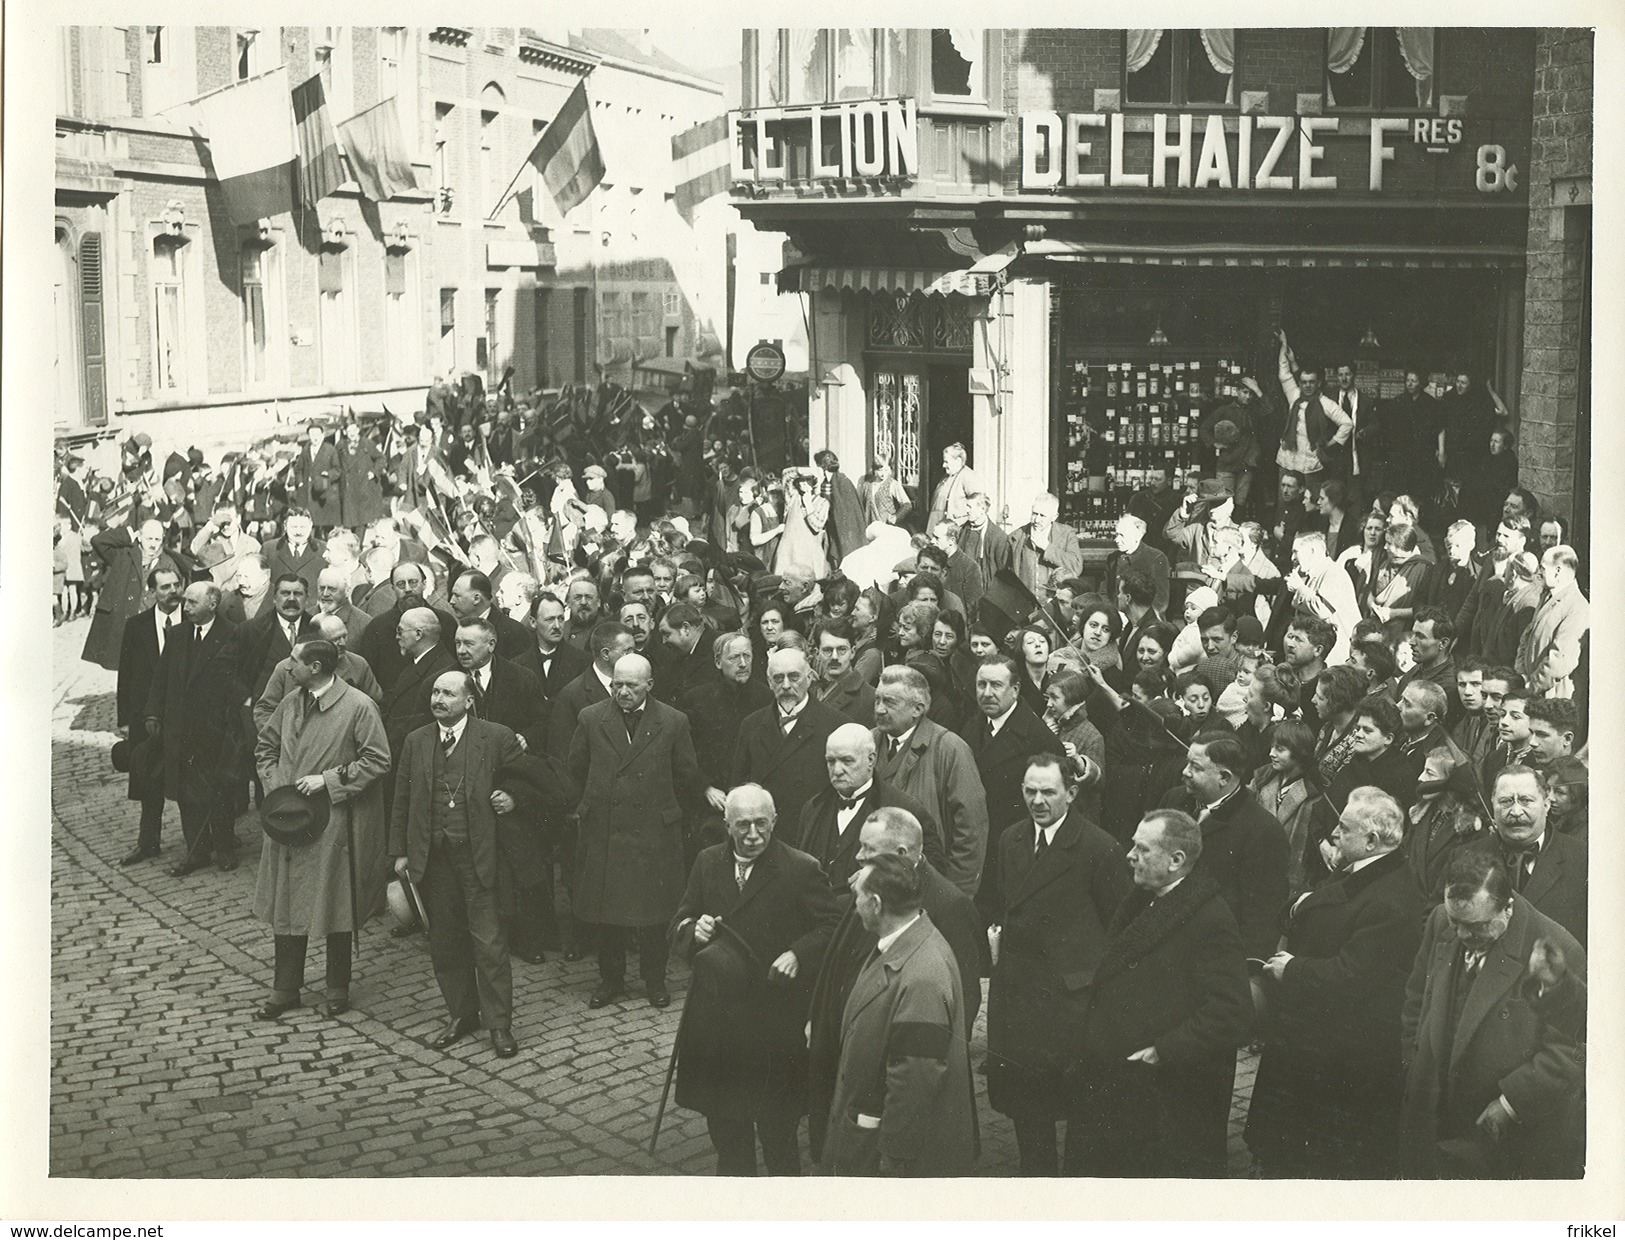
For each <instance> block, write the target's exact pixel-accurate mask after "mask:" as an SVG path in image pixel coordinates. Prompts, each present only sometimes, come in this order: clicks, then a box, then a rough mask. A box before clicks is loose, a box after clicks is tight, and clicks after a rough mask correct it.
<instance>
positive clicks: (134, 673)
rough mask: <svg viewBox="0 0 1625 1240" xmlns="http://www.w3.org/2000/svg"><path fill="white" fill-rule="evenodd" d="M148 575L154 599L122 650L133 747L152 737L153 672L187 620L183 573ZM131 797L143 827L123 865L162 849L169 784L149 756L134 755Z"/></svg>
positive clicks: (121, 705)
mask: <svg viewBox="0 0 1625 1240" xmlns="http://www.w3.org/2000/svg"><path fill="white" fill-rule="evenodd" d="M148 580H149V581H150V582H151V587H152V592H153V605H152V606H151V607H150V608H148V609H147V610H146V611H143V612H137V613H136V614H135V615H134V616H132V617H130V622H129V623H128V624H126V625H125V626H124V637H123V639H122V643H121V648H120V652H119V661H118V695H117V700H118V726H119V727H121V728H123V729H124V739H125V741H126V747H127V748H128V749H134V747H135V746H137V745H139V744H141V743H142V742H143V741H145V740H146V739H147V725H146V720H145V715H146V709H147V695H148V693H149V692H150V691H151V689H152V681H153V677H154V676H156V675H157V674H158V666H159V662H160V660H162V658H163V655H164V647H165V646H166V645H167V644H168V643H169V641H170V639H171V638H172V637H173V636H174V635H175V633H176V632H177V631H178V630H179V627H180V625H181V623H182V618H181V589H182V582H181V575H180V574H179V573H178V572H176V571H175V570H174V569H173V568H170V567H167V566H165V567H160V568H155V569H153V570H152V572H151V573H149V574H148ZM148 748H149V749H150V748H151V747H150V746H149V747H148ZM143 756H144V754H143ZM129 797H130V800H132V801H139V802H140V803H141V827H140V831H139V834H138V835H137V836H136V845H135V851H133V852H131V853H130V854H129V855H127V856H126V857H125V858H124V859H123V860H122V861H120V862H119V864H120V865H135V864H136V863H137V862H139V861H145V860H147V859H148V858H149V857H156V856H157V855H158V850H159V847H160V843H159V841H160V839H161V837H162V834H163V826H164V785H163V779H162V777H161V776H157V772H155V771H154V769H153V767H152V764H151V762H150V760H149V761H147V762H142V761H141V760H140V757H134V758H133V759H132V761H131V763H130V784H129Z"/></svg>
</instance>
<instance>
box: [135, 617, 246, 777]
mask: <svg viewBox="0 0 1625 1240" xmlns="http://www.w3.org/2000/svg"><path fill="white" fill-rule="evenodd" d="M242 701H243V684H242V678H241V677H240V676H239V674H238V668H237V641H236V631H235V630H234V629H233V628H232V626H231V622H230V621H229V620H222V619H221V618H220V617H218V616H216V617H215V620H214V623H213V625H211V626H210V628H209V633H208V636H207V637H204V638H202V639H201V640H200V639H199V638H198V636H197V628H196V626H194V625H192V624H183V625H182V626H181V628H180V631H179V633H178V634H177V635H175V636H172V637H171V638H170V640H169V641H168V642H166V643H165V644H164V653H163V657H162V658H160V659H159V660H158V673H157V675H156V676H154V677H153V679H152V688H151V689H149V690H148V692H147V717H148V718H153V719H157V720H158V722H159V724H160V725H161V735H162V739H163V747H164V795H165V796H166V797H168V798H169V799H170V800H171V801H201V800H206V799H208V798H210V797H218V796H221V795H223V794H225V792H226V791H227V789H228V787H229V785H230V782H231V774H232V771H233V770H234V769H235V767H236V762H237V757H238V747H237V742H238V738H239V736H240V735H241V727H240V721H239V718H238V711H239V709H240V708H241V706H242Z"/></svg>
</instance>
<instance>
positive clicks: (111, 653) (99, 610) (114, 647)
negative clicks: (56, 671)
mask: <svg viewBox="0 0 1625 1240" xmlns="http://www.w3.org/2000/svg"><path fill="white" fill-rule="evenodd" d="M90 549H91V550H92V551H94V552H95V553H96V554H97V555H98V556H99V557H100V558H101V561H102V563H104V564H106V565H107V574H106V576H105V577H104V578H103V580H102V587H101V589H100V590H98V591H97V592H96V611H95V614H94V615H92V616H91V618H90V632H89V633H87V634H86V635H85V648H84V650H83V652H82V653H81V654H80V657H81V658H82V659H84V660H85V661H86V662H88V663H95V664H98V665H99V666H101V667H105V668H106V669H107V670H108V671H110V672H116V671H118V657H119V650H120V649H121V643H122V642H123V640H124V625H125V623H126V622H127V621H128V620H129V619H130V617H131V616H133V615H135V613H136V612H138V611H140V610H141V609H142V608H143V607H150V606H152V603H153V597H152V587H151V586H149V585H148V584H147V582H148V580H149V579H150V578H151V576H152V573H153V570H154V569H157V568H167V569H169V570H170V571H171V572H174V573H176V574H177V575H178V576H179V577H180V579H181V581H182V582H183V583H184V582H185V581H186V574H185V573H184V572H182V571H181V568H180V566H179V565H178V564H176V563H175V560H174V558H173V557H172V556H171V555H170V554H169V552H167V551H165V550H164V527H163V526H162V525H161V524H160V523H159V522H157V521H152V520H148V521H143V522H142V523H141V528H140V529H139V530H132V529H131V528H130V527H129V526H127V525H115V526H114V527H113V528H111V529H106V530H102V531H101V533H99V534H92V535H91V536H90Z"/></svg>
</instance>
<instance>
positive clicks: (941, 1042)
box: [824, 913, 976, 1176]
mask: <svg viewBox="0 0 1625 1240" xmlns="http://www.w3.org/2000/svg"><path fill="white" fill-rule="evenodd" d="M967 1028H968V1026H967V1023H966V1020H965V996H964V993H963V991H962V989H961V985H960V980H959V972H958V968H957V965H956V962H955V960H954V954H953V951H952V949H950V948H949V946H948V942H947V940H946V939H944V938H943V937H942V935H941V934H940V933H938V931H937V929H936V927H935V926H933V925H932V924H931V918H930V917H929V916H928V915H926V914H924V913H922V914H921V915H920V917H919V919H918V920H916V921H915V922H914V923H913V924H911V925H910V926H909V927H908V928H907V929H906V930H904V931H903V933H902V934H901V935H899V936H898V938H897V939H896V940H895V941H894V942H892V943H891V944H890V945H889V946H888V947H887V949H886V951H885V952H884V953H883V954H882V955H880V956H877V957H876V958H874V959H873V960H871V961H870V962H869V963H868V964H866V965H864V967H863V971H862V972H861V973H859V974H858V979H857V981H856V982H855V983H854V984H853V987H852V994H851V996H850V998H848V1000H847V1003H846V1011H845V1013H844V1015H843V1017H842V1021H841V1061H840V1068H839V1070H838V1072H837V1075H836V1079H835V1095H834V1098H833V1101H832V1105H831V1108H830V1122H829V1126H828V1130H827V1135H826V1138H825V1143H824V1158H825V1162H826V1163H827V1165H828V1166H829V1168H830V1170H832V1171H833V1172H834V1173H835V1174H837V1175H876V1174H879V1171H880V1160H881V1159H882V1158H885V1159H886V1160H887V1161H888V1163H890V1164H893V1165H894V1166H895V1167H896V1168H897V1169H898V1170H899V1171H900V1173H901V1174H905V1175H910V1176H956V1175H966V1174H969V1172H970V1170H971V1166H972V1163H973V1162H974V1159H975V1154H974V1130H975V1123H976V1120H975V1106H976V1103H975V1097H974V1095H973V1093H972V1090H971V1078H970V1057H969V1039H968V1038H967V1037H966V1029H967ZM860 1115H866V1116H872V1117H874V1118H877V1119H879V1121H880V1124H879V1126H878V1127H876V1128H866V1127H862V1126H860V1125H859V1123H858V1116H860Z"/></svg>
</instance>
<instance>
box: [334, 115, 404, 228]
mask: <svg viewBox="0 0 1625 1240" xmlns="http://www.w3.org/2000/svg"><path fill="white" fill-rule="evenodd" d="M339 141H340V142H342V143H343V144H344V153H345V155H347V156H349V159H350V173H351V175H353V176H354V177H355V179H356V181H357V183H359V184H360V186H361V192H362V193H363V194H364V195H366V196H367V197H368V198H370V199H372V200H373V201H374V202H388V201H389V200H390V199H391V198H393V197H395V195H396V194H399V193H403V192H405V191H406V190H414V189H417V188H418V181H417V177H416V176H414V175H413V173H412V157H411V156H410V155H409V154H407V151H406V142H405V140H404V139H403V138H402V137H401V118H400V113H399V111H398V110H397V109H396V106H395V99H394V96H391V97H390V98H388V99H385V100H384V101H383V102H382V103H375V104H373V105H372V107H370V108H368V109H367V110H366V111H365V112H361V113H358V114H357V115H355V116H352V117H351V118H350V119H349V120H347V121H345V122H343V123H342V124H341V125H340V126H339Z"/></svg>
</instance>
